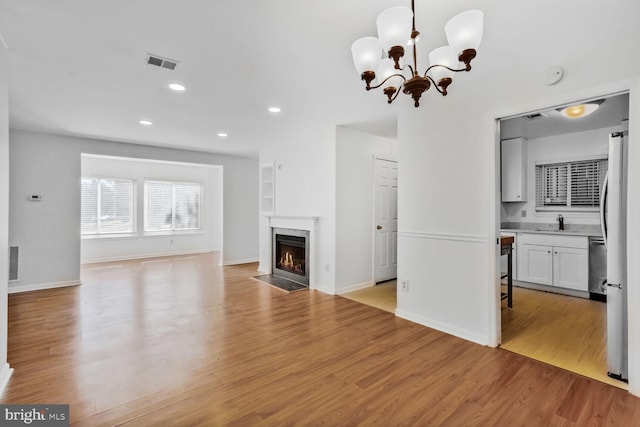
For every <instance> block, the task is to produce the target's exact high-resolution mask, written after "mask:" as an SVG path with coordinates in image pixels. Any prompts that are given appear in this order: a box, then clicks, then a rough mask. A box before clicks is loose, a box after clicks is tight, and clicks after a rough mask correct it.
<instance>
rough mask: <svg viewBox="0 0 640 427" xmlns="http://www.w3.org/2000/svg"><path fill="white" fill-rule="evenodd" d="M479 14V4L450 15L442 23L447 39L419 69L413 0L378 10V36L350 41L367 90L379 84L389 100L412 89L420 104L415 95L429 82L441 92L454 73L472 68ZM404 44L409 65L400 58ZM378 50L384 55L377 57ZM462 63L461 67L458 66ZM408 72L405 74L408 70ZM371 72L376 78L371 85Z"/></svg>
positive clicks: (479, 31) (479, 37)
mask: <svg viewBox="0 0 640 427" xmlns="http://www.w3.org/2000/svg"><path fill="white" fill-rule="evenodd" d="M483 19H484V14H483V13H482V12H481V11H479V10H468V11H466V12H462V13H460V14H458V15H456V16H454V17H453V18H451V19H450V20H449V22H447V24H446V25H445V27H444V30H445V33H446V35H447V41H448V42H449V45H448V46H442V47H439V48H437V49H434V50H433V51H432V52H431V53H430V54H429V62H430V63H431V65H430V66H429V67H428V68H427V69H426V71H425V72H424V74H423V75H420V73H419V71H418V60H417V55H416V43H418V38H419V36H420V32H418V31H417V30H416V18H415V0H411V9H409V8H408V7H405V6H396V7H392V8H390V9H387V10H385V11H384V12H382V13H381V14H380V15H379V16H378V19H377V21H376V24H377V27H378V37H377V38H376V37H363V38H361V39H358V40H356V41H355V42H354V43H353V45H352V46H351V53H352V55H353V63H354V65H355V67H356V70H358V73H360V76H361V77H362V80H364V81H365V83H366V84H367V86H366V89H367V90H371V89H377V88H380V87H382V90H383V92H384V94H385V95H387V102H388V103H389V104H391V103H392V102H393V101H394V100H395V99H396V98H397V96H398V94H399V93H400V91H401V90H402V93H404V94H407V95H411V97H412V98H413V100H414V105H415V106H416V107H419V106H420V97H421V96H422V94H423V93H424V92H426V91H427V90H429V88H430V87H431V83H433V85H434V86H435V88H436V90H437V91H438V92H440V93H441V94H442V95H443V96H445V95H446V94H447V87H448V86H449V85H450V84H451V82H452V77H453V74H454V73H458V72H461V71H469V70H471V60H472V59H473V58H475V57H476V49H478V46H479V45H480V41H481V40H482V30H483ZM407 45H408V46H411V47H412V48H413V66H411V64H407V65H404V66H403V64H402V62H403V61H402V59H403V57H404V54H405V46H407ZM382 50H384V52H386V54H387V55H388V58H385V59H382V57H381V56H382V55H381V51H382ZM462 64H464V68H460V67H461V66H462ZM409 72H410V76H407V75H406V74H409ZM376 77H377V80H376V82H377V84H376V85H375V86H371V83H372V82H373V81H374V80H375V79H376Z"/></svg>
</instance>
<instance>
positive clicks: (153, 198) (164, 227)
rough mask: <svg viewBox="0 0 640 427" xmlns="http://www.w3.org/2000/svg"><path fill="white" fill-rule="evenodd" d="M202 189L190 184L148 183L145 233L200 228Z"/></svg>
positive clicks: (199, 186) (146, 185) (146, 188)
mask: <svg viewBox="0 0 640 427" xmlns="http://www.w3.org/2000/svg"><path fill="white" fill-rule="evenodd" d="M201 191H202V186H201V185H200V184H196V183H188V182H162V181H146V182H145V197H146V204H145V212H146V213H145V230H146V231H171V230H195V229H199V228H200V198H201Z"/></svg>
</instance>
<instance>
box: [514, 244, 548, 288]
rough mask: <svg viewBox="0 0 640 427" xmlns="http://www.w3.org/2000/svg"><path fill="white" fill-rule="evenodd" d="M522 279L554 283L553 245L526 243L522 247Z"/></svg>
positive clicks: (520, 266)
mask: <svg viewBox="0 0 640 427" xmlns="http://www.w3.org/2000/svg"><path fill="white" fill-rule="evenodd" d="M520 249H521V250H520V265H519V266H518V267H519V268H518V270H519V271H520V276H518V277H520V280H524V281H525V282H532V283H540V284H542V285H552V284H553V257H552V256H551V251H552V249H553V248H552V247H551V246H541V245H525V244H523V245H522V246H521V247H520Z"/></svg>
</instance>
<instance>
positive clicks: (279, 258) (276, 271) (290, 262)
mask: <svg viewBox="0 0 640 427" xmlns="http://www.w3.org/2000/svg"><path fill="white" fill-rule="evenodd" d="M272 240H273V250H272V254H273V255H272V257H273V259H272V274H273V275H275V276H281V277H284V278H286V279H289V280H293V281H294V282H298V283H301V284H303V285H307V286H309V232H308V231H306V230H294V229H289V228H273V239H272Z"/></svg>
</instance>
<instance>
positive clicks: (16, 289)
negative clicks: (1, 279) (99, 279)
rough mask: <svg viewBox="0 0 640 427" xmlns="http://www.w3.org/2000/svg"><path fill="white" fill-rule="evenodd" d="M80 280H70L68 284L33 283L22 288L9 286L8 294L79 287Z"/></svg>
mask: <svg viewBox="0 0 640 427" xmlns="http://www.w3.org/2000/svg"><path fill="white" fill-rule="evenodd" d="M81 284H82V283H80V280H70V281H68V282H52V283H33V284H30V285H22V286H9V293H10V294H17V293H20V292H30V291H41V290H44V289H55V288H66V287H69V286H79V285H81Z"/></svg>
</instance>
